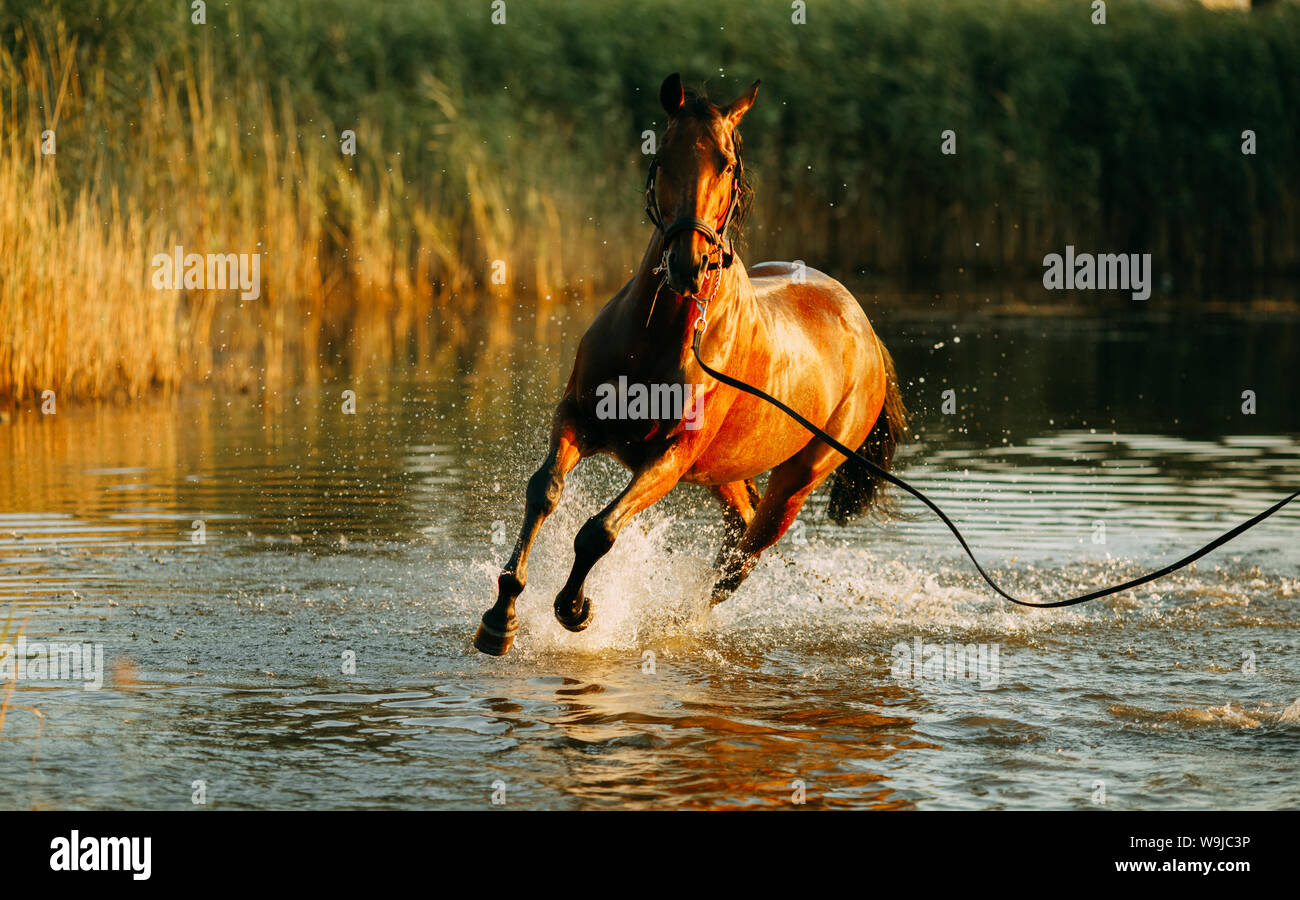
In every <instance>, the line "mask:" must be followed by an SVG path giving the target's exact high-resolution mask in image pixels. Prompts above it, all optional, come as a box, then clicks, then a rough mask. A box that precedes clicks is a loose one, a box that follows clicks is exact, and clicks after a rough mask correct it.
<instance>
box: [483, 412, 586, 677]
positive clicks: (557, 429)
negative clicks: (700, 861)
mask: <svg viewBox="0 0 1300 900" xmlns="http://www.w3.org/2000/svg"><path fill="white" fill-rule="evenodd" d="M581 458H582V452H581V450H579V448H578V442H577V434H576V432H575V431H574V428H573V425H572V423H571V421H570V420H569V419H568V417H567V416H566V415H565V407H564V406H563V405H562V406H561V407H560V409H559V410H558V411H557V413H556V418H555V425H554V426H553V428H552V432H551V448H550V451H549V452H548V453H547V454H546V460H545V461H544V462H543V463H542V465H541V468H539V469H538V470H537V472H536V473H534V475H533V477H532V478H530V479H529V480H528V493H527V506H526V509H525V512H524V524H523V526H522V527H521V528H520V529H519V540H518V541H517V542H516V543H515V549H514V552H513V553H512V554H511V555H510V561H509V562H507V563H506V566H505V568H504V569H503V570H502V572H501V576H500V577H499V578H498V579H497V602H496V604H495V605H493V606H492V608H491V609H489V610H488V611H487V612H485V613H484V614H483V622H482V624H480V625H479V627H478V632H477V633H476V634H475V635H474V646H475V647H476V648H477V649H479V650H481V651H483V652H484V653H488V654H491V655H492V656H502V655H503V654H505V652H506V651H507V650H509V649H510V645H511V644H512V643H514V640H515V632H516V631H518V630H519V624H518V622H517V621H516V620H515V600H516V599H517V598H518V597H519V595H520V594H522V593H523V591H524V584H525V583H526V582H527V580H528V553H529V551H530V550H531V549H532V547H533V541H534V540H535V539H536V537H537V532H538V529H540V528H541V527H542V522H543V521H545V520H546V517H547V516H549V515H550V514H551V513H552V512H553V511H554V510H555V507H556V504H558V503H559V502H560V494H561V492H562V491H563V490H564V476H566V475H568V474H569V472H571V471H572V470H573V467H574V466H576V465H577V464H578V461H579V460H580V459H581Z"/></svg>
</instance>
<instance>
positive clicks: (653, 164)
mask: <svg viewBox="0 0 1300 900" xmlns="http://www.w3.org/2000/svg"><path fill="white" fill-rule="evenodd" d="M743 172H744V163H743V162H742V161H741V159H740V146H739V145H737V146H736V171H735V174H734V175H733V177H732V179H731V196H730V197H729V198H728V199H727V213H726V215H725V216H723V218H722V227H721V228H719V229H717V230H716V231H715V230H714V229H713V226H712V225H710V224H709V223H708V222H706V221H704V220H703V219H699V218H696V217H695V216H680V217H679V218H676V219H674V220H673V221H672V223H671V224H670V225H668V226H667V227H666V228H665V227H664V219H663V215H662V214H661V213H660V212H659V198H658V197H657V196H656V195H655V179H656V177H657V176H658V173H659V160H658V159H657V158H656V159H653V160H651V161H650V173H649V174H648V175H647V176H646V180H645V213H646V216H647V217H649V219H650V221H651V223H653V224H654V227H655V228H656V229H658V231H659V232H660V233H661V234H662V235H663V236H664V244H665V245H666V244H667V243H668V242H669V241H670V240H672V239H673V238H674V237H676V236H677V235H679V234H681V233H682V232H683V231H698V232H699V233H700V234H702V235H704V237H705V239H706V240H707V241H708V242H709V244H711V245H712V246H713V247H716V248H718V249H720V250H721V251H722V253H721V255H720V258H719V259H718V260H717V261H716V262H713V261H710V262H709V263H708V264H707V266H706V271H713V270H715V269H726V268H729V267H730V266H731V264H732V262H734V261H735V258H736V253H735V248H734V247H733V246H732V244H731V242H730V241H728V240H727V229H728V228H730V227H731V220H732V217H734V216H735V214H736V207H738V206H739V205H740V181H741V174H742V173H743ZM710 255H711V254H710Z"/></svg>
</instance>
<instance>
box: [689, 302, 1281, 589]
mask: <svg viewBox="0 0 1300 900" xmlns="http://www.w3.org/2000/svg"><path fill="white" fill-rule="evenodd" d="M706 324H707V323H706V321H705V320H704V310H703V308H701V309H700V319H699V320H698V321H697V323H696V328H695V338H694V339H693V340H692V342H691V349H693V350H694V351H695V360H696V362H698V363H699V364H700V368H701V369H703V370H704V371H705V373H706V374H708V375H710V376H711V377H713V378H716V379H717V380H718V381H721V382H722V383H723V384H726V385H730V386H731V387H734V388H735V389H736V390H739V391H744V392H745V393H747V394H752V395H754V396H755V397H758V398H760V399H762V400H766V401H767V402H768V403H770V404H772V405H773V406H775V407H776V408H777V409H779V410H781V412H783V413H785V414H786V415H787V416H789V417H790V418H792V419H794V420H795V421H796V422H798V423H799V424H800V425H802V426H803V427H804V428H806V429H808V430H809V431H810V432H812V434H813V435H814V436H815V437H817V438H818V439H820V440H821V441H823V442H824V443H826V444H828V445H830V446H831V447H833V448H834V449H836V450H838V451H839V452H840V453H843V454H844V455H845V456H847V457H849V458H850V459H855V460H857V461H858V462H859V463H861V464H862V465H864V466H866V467H867V468H868V469H870V470H871V471H872V472H874V473H875V474H876V475H878V476H880V477H881V478H883V479H885V480H886V481H888V482H889V483H890V484H893V485H897V486H898V487H900V488H902V489H903V490H905V491H907V492H908V493H909V494H911V495H912V496H913V497H915V498H916V499H918V500H920V501H921V502H922V503H924V504H925V505H926V506H928V507H930V509H931V510H933V512H934V514H935V515H936V516H938V517H939V518H940V519H942V520H943V524H945V525H947V526H948V530H949V531H951V532H952V533H953V536H954V537H956V538H957V541H958V542H959V543H960V544H961V548H962V549H963V550H965V551H966V555H967V556H969V557H970V561H971V562H972V563H974V564H975V568H976V569H977V570H978V571H979V573H980V575H981V576H983V578H984V580H985V581H986V582H988V585H989V587H991V588H993V590H995V591H997V592H998V593H999V594H1001V595H1002V596H1003V597H1004V598H1006V599H1007V600H1010V601H1011V602H1012V603H1015V604H1017V605H1019V606H1032V607H1036V608H1038V609H1051V608H1053V607H1058V606H1074V605H1075V604H1076V603H1087V602H1088V601H1089V600H1096V599H1098V598H1099V597H1106V596H1109V595H1111V594H1118V593H1119V592H1120V591H1127V590H1129V589H1130V588H1135V587H1138V586H1140V585H1143V584H1146V583H1147V582H1149V581H1155V580H1156V579H1157V578H1164V577H1165V576H1166V575H1168V574H1170V573H1171V572H1176V571H1178V570H1179V569H1181V568H1183V567H1184V566H1189V565H1191V564H1192V563H1194V562H1196V561H1197V560H1198V559H1200V558H1201V557H1202V556H1205V555H1206V554H1207V553H1209V552H1211V551H1212V550H1216V549H1217V548H1219V547H1222V546H1223V545H1224V544H1226V543H1228V541H1230V540H1232V539H1233V538H1235V537H1237V535H1239V534H1242V533H1243V532H1245V531H1248V530H1249V529H1251V528H1254V527H1255V526H1256V525H1258V524H1259V523H1260V522H1263V521H1264V520H1265V519H1267V518H1268V517H1269V516H1271V515H1273V513H1275V512H1277V511H1278V510H1279V509H1281V508H1282V507H1284V506H1286V505H1287V504H1288V503H1290V502H1291V501H1292V500H1294V499H1295V498H1296V497H1300V491H1296V492H1295V493H1294V494H1292V495H1291V496H1289V497H1284V498H1283V499H1282V500H1279V501H1278V502H1277V503H1274V504H1273V505H1272V506H1270V507H1269V508H1268V509H1266V510H1264V511H1263V512H1262V513H1260V514H1259V515H1257V516H1253V517H1252V518H1250V519H1247V520H1246V521H1245V522H1242V523H1241V524H1240V525H1238V526H1237V527H1236V528H1234V529H1232V530H1231V531H1229V532H1227V533H1226V534H1223V535H1220V536H1219V537H1217V538H1215V539H1214V540H1212V541H1210V543H1208V544H1206V545H1205V546H1204V547H1202V548H1201V549H1199V550H1197V551H1196V552H1195V553H1190V554H1188V555H1187V556H1184V557H1183V558H1182V559H1180V560H1178V561H1177V562H1172V563H1170V564H1169V565H1167V566H1165V567H1164V568H1163V569H1160V570H1159V571H1156V572H1151V573H1149V574H1147V575H1143V576H1142V577H1140V578H1134V579H1133V580H1132V581H1126V582H1124V583H1123V584H1117V585H1115V586H1113V587H1108V588H1102V589H1101V590H1098V591H1093V592H1092V593H1090V594H1084V595H1083V596H1081V597H1071V598H1069V599H1068V600H1057V601H1055V602H1053V603H1031V602H1029V601H1028V600H1018V599H1016V598H1015V597H1013V596H1011V595H1010V594H1008V593H1007V592H1006V591H1004V590H1003V589H1002V588H1001V586H999V585H998V583H997V582H996V581H994V580H993V578H992V577H991V576H990V575H989V573H988V572H986V571H984V567H983V566H982V565H980V561H979V560H978V559H976V558H975V554H974V552H973V551H972V550H971V548H970V545H969V544H967V543H966V538H964V537H963V536H962V533H961V531H960V530H958V528H957V526H956V525H954V524H953V522H952V519H950V518H948V516H947V514H946V513H944V511H943V510H942V509H940V508H939V507H938V505H937V504H936V503H935V502H934V501H933V500H931V499H930V498H929V497H927V496H925V494H923V493H921V492H920V491H919V490H917V489H916V488H914V487H912V486H911V485H910V484H908V483H907V482H906V481H904V480H903V479H901V478H899V477H898V476H897V475H894V474H892V473H891V472H888V471H886V470H885V469H884V468H882V467H881V466H878V465H876V464H875V463H874V462H872V461H871V460H869V459H867V457H865V456H863V455H862V454H861V453H859V452H857V451H856V450H850V449H849V448H848V447H846V446H844V445H843V444H841V443H840V442H839V441H837V440H835V438H833V437H831V436H830V435H829V434H827V433H826V432H825V431H823V430H822V429H820V428H818V427H817V426H816V425H814V424H813V423H812V422H809V421H808V420H807V419H805V418H804V417H803V416H801V415H800V414H799V413H797V412H795V411H794V410H793V409H791V408H790V407H788V406H786V405H785V404H784V403H782V402H781V401H780V400H777V399H776V398H775V397H773V396H771V395H770V394H766V393H764V392H763V391H761V390H759V389H758V388H756V387H753V386H751V385H748V384H745V382H743V381H740V380H739V379H736V378H732V377H731V376H730V375H726V374H724V373H722V372H719V371H718V370H716V369H713V368H710V366H709V365H708V363H706V362H705V361H704V360H703V359H702V358H701V357H700V340H701V339H702V338H703V336H704V327H705V325H706Z"/></svg>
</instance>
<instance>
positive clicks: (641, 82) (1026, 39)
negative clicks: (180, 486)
mask: <svg viewBox="0 0 1300 900" xmlns="http://www.w3.org/2000/svg"><path fill="white" fill-rule="evenodd" d="M507 6H508V18H507V21H506V23H505V24H501V25H498V24H493V22H492V19H491V8H490V5H489V4H477V3H471V4H460V3H456V4H451V3H448V4H445V5H440V4H432V5H431V4H425V3H420V2H415V0H410V2H391V3H382V4H373V3H358V2H354V0H285V2H281V3H276V4H254V5H250V6H248V7H244V6H241V5H237V4H231V5H229V6H225V5H218V4H209V6H208V8H207V21H206V23H205V24H202V25H196V24H194V23H192V22H191V21H190V18H189V17H190V15H191V12H190V9H189V6H188V4H176V3H171V2H165V0H136V2H125V0H77V2H70V0H68V2H64V0H34V2H28V0H24V2H22V3H17V2H13V3H11V2H10V0H0V323H3V331H2V332H0V406H5V405H9V406H13V405H20V406H27V407H32V406H35V405H37V404H39V403H40V402H41V397H42V396H43V393H44V392H45V391H54V392H55V395H56V397H59V398H66V397H70V396H83V397H106V398H120V399H129V398H136V397H140V396H142V395H144V394H146V393H150V392H156V391H163V392H167V391H174V390H176V389H177V388H179V387H181V386H182V385H185V384H190V383H204V382H217V383H223V384H230V385H233V386H235V387H237V388H244V389H265V388H267V387H279V386H283V385H284V384H286V383H297V382H301V381H304V380H312V379H314V378H318V377H320V376H319V372H320V369H321V366H322V365H342V366H347V367H351V368H356V367H361V366H369V365H375V364H377V363H381V362H383V361H384V360H387V359H389V358H391V357H393V356H398V355H403V354H416V355H425V356H427V355H428V354H429V353H430V352H431V350H432V348H433V347H435V346H436V345H438V344H441V343H447V342H451V343H455V342H458V341H461V342H463V341H469V340H472V339H473V336H474V335H475V334H476V333H477V332H478V331H479V330H480V323H477V322H475V321H474V320H475V319H477V318H478V317H481V316H485V315H486V316H487V319H488V320H491V321H500V320H501V317H502V315H503V314H507V315H508V314H509V313H510V312H511V311H517V310H518V309H519V308H520V307H523V308H524V310H526V312H527V314H528V315H532V316H535V317H536V319H537V320H538V321H539V322H543V321H545V320H546V319H548V318H549V317H550V315H551V313H552V311H553V310H555V309H557V308H558V307H560V306H562V305H567V304H573V303H578V302H590V301H594V300H599V299H601V298H603V297H605V296H607V295H608V293H609V292H610V291H611V290H612V289H613V288H615V287H616V286H617V284H618V283H620V282H621V281H622V280H623V279H624V278H626V277H627V275H628V273H629V272H630V269H631V267H632V266H633V265H635V263H636V262H637V260H638V258H639V254H640V251H641V248H642V246H643V244H644V241H645V240H646V237H647V231H646V228H647V226H646V223H645V222H644V220H643V217H642V216H641V215H640V187H641V182H642V179H643V178H644V171H645V165H646V159H645V157H644V155H643V154H642V153H641V145H642V142H643V134H644V132H645V131H647V130H661V129H662V125H663V121H662V119H663V114H662V112H661V111H660V110H659V108H658V103H657V100H656V91H657V87H658V83H659V81H660V80H661V79H662V77H663V76H664V75H665V74H667V73H668V72H670V71H673V70H680V71H682V72H683V74H684V75H685V76H686V78H687V80H688V82H692V83H695V84H701V83H702V84H704V86H706V87H707V88H708V90H709V91H710V93H712V94H715V95H717V96H719V97H721V98H723V99H724V100H725V99H730V98H731V96H732V95H734V94H736V93H738V92H739V91H740V89H741V88H742V86H744V85H746V84H747V83H748V82H749V81H750V80H752V79H754V78H758V77H761V78H762V79H763V81H764V87H763V88H762V90H761V91H760V98H759V103H758V104H757V105H756V106H755V108H754V110H753V111H752V112H751V114H750V116H749V118H748V119H747V120H746V129H745V130H746V138H747V143H746V162H747V165H748V166H749V168H750V170H751V172H752V173H753V174H754V175H755V180H756V185H757V200H756V206H755V208H754V210H753V212H752V215H751V218H750V222H749V224H748V227H747V231H746V240H745V242H744V244H743V245H742V246H743V247H744V248H745V251H746V255H747V257H748V258H799V259H804V260H805V261H807V262H809V263H810V264H812V265H816V266H818V267H819V268H823V269H826V270H827V271H830V272H832V273H833V274H835V275H837V276H838V277H841V278H842V279H844V280H846V281H850V282H852V281H854V280H858V279H867V280H870V279H876V278H882V277H898V276H903V277H907V278H910V279H912V280H914V281H915V280H916V279H923V278H926V277H929V276H931V275H936V276H937V275H944V274H952V273H954V272H959V271H960V272H972V273H979V274H980V276H981V277H984V278H989V279H1001V278H1024V277H1026V276H1032V275H1033V273H1034V271H1035V269H1037V268H1039V267H1040V266H1041V260H1042V257H1043V255H1044V254H1045V253H1047V252H1052V251H1059V250H1060V249H1061V248H1062V247H1063V246H1064V244H1065V243H1067V242H1070V243H1075V244H1076V245H1088V246H1092V247H1095V248H1096V249H1099V250H1110V249H1125V250H1130V251H1133V252H1137V251H1143V252H1152V253H1153V254H1154V255H1155V256H1156V258H1157V260H1158V261H1159V269H1160V271H1162V272H1163V273H1165V274H1167V275H1169V276H1170V277H1171V278H1172V279H1173V283H1174V285H1175V288H1176V289H1178V290H1184V291H1186V290H1190V289H1193V288H1196V287H1199V286H1202V285H1206V284H1214V283H1216V282H1217V283H1223V282H1225V281H1232V280H1239V279H1241V278H1244V277H1254V276H1256V275H1261V274H1269V275H1279V274H1281V275H1294V274H1296V273H1297V272H1300V153H1297V152H1296V148H1297V146H1298V143H1300V105H1297V104H1296V103H1295V102H1294V98H1295V97H1296V96H1300V9H1298V8H1297V7H1296V5H1295V4H1286V3H1283V4H1276V5H1275V6H1274V8H1272V9H1270V10H1268V11H1266V12H1259V13H1251V14H1247V13H1241V12H1237V11H1228V10H1207V9H1205V8H1203V7H1202V6H1201V5H1200V4H1196V3H1159V4H1157V3H1152V4H1122V5H1121V4H1111V5H1110V10H1109V22H1108V23H1107V24H1106V25H1104V26H1097V25H1093V24H1092V23H1091V22H1090V12H1091V11H1090V9H1089V7H1088V5H1087V4H1084V5H1080V4H1077V3H1065V2H1031V0H1010V2H993V0H933V2H921V0H915V2H892V0H891V2H885V0H854V2H843V3H838V2H837V3H834V4H809V6H810V7H811V8H810V9H809V10H808V19H807V24H805V25H796V24H794V23H793V22H791V9H790V7H789V5H788V4H782V3H776V4H761V3H760V4H755V3H750V2H745V0H720V2H717V3H711V4H698V3H694V2H692V0H660V2H656V3H654V4H646V3H636V4H631V3H628V4H618V3H615V4H609V3H604V2H599V0H551V2H546V3H541V2H535V0H511V2H509V3H508V5H507ZM947 129H951V130H953V131H954V132H955V133H956V136H957V146H958V152H957V155H956V156H944V155H942V154H941V153H940V152H939V145H940V140H941V138H940V135H941V132H943V131H944V130H947ZM1247 129H1250V130H1252V131H1254V132H1255V133H1256V135H1257V144H1258V152H1257V154H1255V155H1253V156H1247V155H1243V154H1242V153H1241V150H1240V145H1241V141H1242V139H1241V132H1242V131H1244V130H1247ZM47 131H53V132H54V134H55V139H56V142H57V152H56V153H54V154H52V155H51V154H46V153H43V152H42V149H41V148H42V134H43V133H45V132H47ZM345 132H351V133H353V134H354V135H355V141H356V154H355V155H347V154H345V153H344V152H343V141H344V133H345ZM177 245H181V246H183V247H184V248H185V249H186V251H187V252H197V253H203V254H206V253H258V254H260V260H261V289H260V296H259V297H257V298H256V299H253V300H248V299H245V300H241V299H240V298H239V296H238V294H237V293H236V292H231V291H212V290H183V289H182V290H170V289H168V290H159V289H156V288H155V287H153V285H152V283H151V260H152V259H153V257H154V256H155V255H156V254H158V253H166V252H169V251H170V250H171V248H172V247H174V246H177ZM501 273H504V279H503V280H501V283H498V279H495V278H494V277H493V276H494V275H497V274H501ZM539 327H540V326H539ZM539 333H540V331H539Z"/></svg>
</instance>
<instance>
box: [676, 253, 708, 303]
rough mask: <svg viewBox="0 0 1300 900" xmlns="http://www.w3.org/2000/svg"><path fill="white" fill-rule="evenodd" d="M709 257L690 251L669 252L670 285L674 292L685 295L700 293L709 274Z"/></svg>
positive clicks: (690, 295)
mask: <svg viewBox="0 0 1300 900" xmlns="http://www.w3.org/2000/svg"><path fill="white" fill-rule="evenodd" d="M708 265H709V258H708V257H707V256H706V255H704V254H702V253H701V254H699V255H698V256H697V255H696V254H694V253H692V252H690V251H687V252H685V253H683V252H681V251H679V250H673V251H670V252H669V254H668V287H670V288H672V290H673V293H675V294H681V295H682V296H683V297H692V296H696V295H698V294H699V293H700V292H701V291H703V290H704V279H705V276H706V275H707V274H708Z"/></svg>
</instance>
